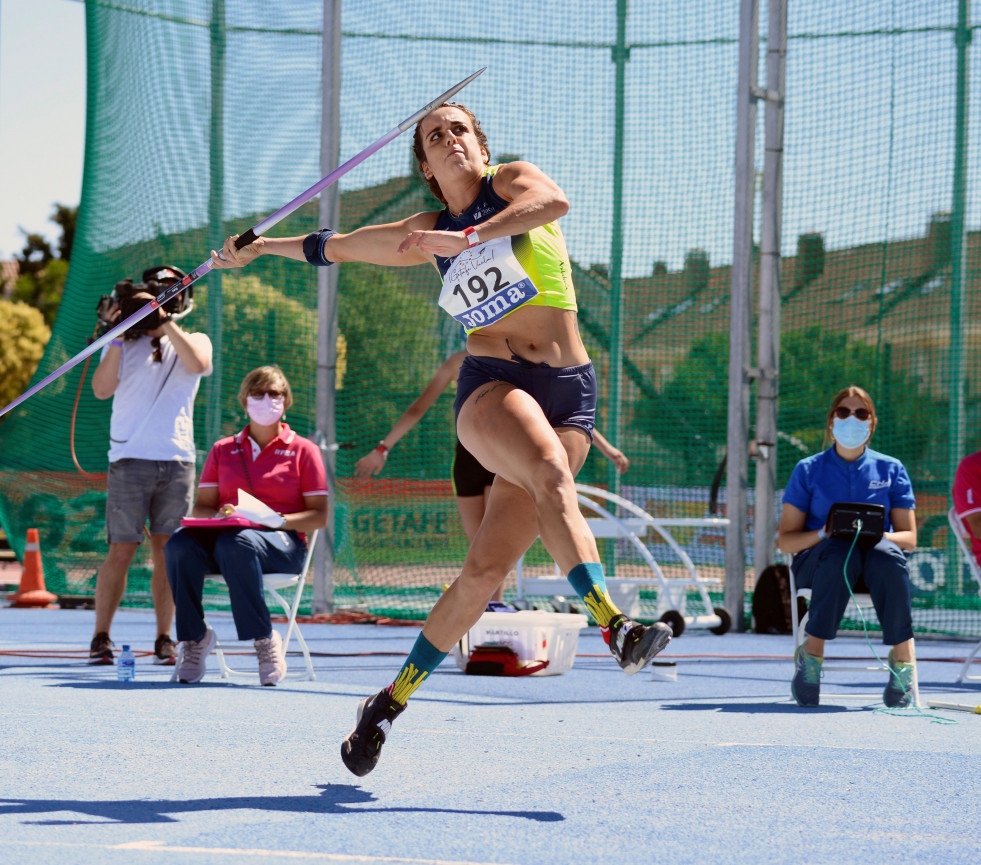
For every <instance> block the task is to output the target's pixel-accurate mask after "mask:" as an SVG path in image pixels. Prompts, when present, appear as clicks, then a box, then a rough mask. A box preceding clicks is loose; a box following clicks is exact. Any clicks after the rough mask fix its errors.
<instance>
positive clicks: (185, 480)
mask: <svg viewBox="0 0 981 865" xmlns="http://www.w3.org/2000/svg"><path fill="white" fill-rule="evenodd" d="M193 494H194V463H183V462H177V461H175V460H131V459H123V460H116V462H114V463H109V476H108V478H107V481H106V536H107V537H108V540H109V543H110V544H131V543H140V542H141V541H142V540H143V526H144V525H145V524H146V521H147V519H148V518H149V520H150V534H153V535H172V534H173V533H174V532H175V531H177V528H178V526H180V524H181V519H182V518H183V517H186V516H187V514H188V512H189V511H190V509H191V499H192V496H193Z"/></svg>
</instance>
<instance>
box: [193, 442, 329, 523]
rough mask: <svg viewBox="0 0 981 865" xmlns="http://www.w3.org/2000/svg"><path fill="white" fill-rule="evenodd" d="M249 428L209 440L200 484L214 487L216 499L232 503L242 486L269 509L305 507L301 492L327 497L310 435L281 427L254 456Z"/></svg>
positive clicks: (289, 510)
mask: <svg viewBox="0 0 981 865" xmlns="http://www.w3.org/2000/svg"><path fill="white" fill-rule="evenodd" d="M248 431H249V428H248V427H246V428H245V429H244V430H242V431H241V432H240V433H239V434H238V435H234V436H229V437H228V438H223V439H221V440H220V441H217V442H215V444H214V446H213V447H212V448H211V451H210V452H209V453H208V458H207V459H206V460H205V462H204V468H203V469H202V470H201V483H200V486H202V487H217V488H218V503H219V504H226V503H229V502H231V503H232V504H235V502H237V501H238V491H239V490H240V489H243V490H245V491H246V492H247V493H251V494H252V495H254V496H255V497H256V498H257V499H259V501H261V502H263V503H265V504H267V505H268V506H269V507H271V508H272V509H273V510H274V511H278V512H279V513H283V514H292V513H296V512H297V511H302V510H305V507H306V506H305V505H304V503H303V497H304V496H325V495H327V475H326V473H325V472H324V463H323V459H321V456H320V449H319V448H318V447H317V446H316V445H315V444H314V443H313V442H312V441H310V439H305V438H303V436H298V435H297V434H296V433H295V432H293V430H291V429H290V428H289V425H288V424H285V423H284V424H283V425H282V430H281V431H280V433H279V435H278V436H276V438H274V439H273V440H272V441H271V442H269V444H267V445H266V446H265V447H264V448H263V449H262V450H261V451H260V452H259V454H258V456H256V457H255V458H254V459H253V457H252V442H251V440H250V439H249V433H248Z"/></svg>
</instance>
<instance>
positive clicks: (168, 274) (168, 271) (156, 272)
mask: <svg viewBox="0 0 981 865" xmlns="http://www.w3.org/2000/svg"><path fill="white" fill-rule="evenodd" d="M185 276H187V274H186V273H184V271H183V270H181V269H180V268H179V267H171V266H170V265H169V264H158V265H156V266H154V267H148V268H147V269H146V270H144V271H143V278H142V280H141V282H151V281H153V282H167V281H169V280H173V281H175V282H176V281H177V280H180V279H183V278H184V277H185Z"/></svg>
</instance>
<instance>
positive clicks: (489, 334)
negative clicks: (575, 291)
mask: <svg viewBox="0 0 981 865" xmlns="http://www.w3.org/2000/svg"><path fill="white" fill-rule="evenodd" d="M467 351H468V352H470V354H472V355H474V356H475V357H496V358H500V359H501V360H511V355H514V354H516V355H518V356H519V357H521V358H524V359H525V360H528V361H531V362H532V363H547V364H548V365H549V366H553V367H565V366H581V365H582V364H584V363H588V362H589V355H588V354H587V353H586V347H585V346H584V345H583V344H582V339H581V338H580V336H579V326H578V324H577V322H576V313H575V312H574V311H573V310H571V309H555V308H554V307H545V306H526V307H523V308H521V309H518V310H515V312H513V313H511V314H510V315H508V316H506V317H505V318H503V319H501V320H500V321H499V322H497V323H496V324H492V325H491V326H490V327H485V328H481V329H480V330H475V331H472V332H471V333H470V335H469V336H468V337H467Z"/></svg>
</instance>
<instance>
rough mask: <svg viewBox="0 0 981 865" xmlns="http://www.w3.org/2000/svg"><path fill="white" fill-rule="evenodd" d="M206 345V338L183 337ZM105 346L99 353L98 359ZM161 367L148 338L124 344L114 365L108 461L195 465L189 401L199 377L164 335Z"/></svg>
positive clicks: (196, 386) (200, 374)
mask: <svg viewBox="0 0 981 865" xmlns="http://www.w3.org/2000/svg"><path fill="white" fill-rule="evenodd" d="M188 336H189V337H190V338H191V339H193V340H195V341H199V340H200V341H206V342H207V344H208V345H209V346H210V345H211V340H210V339H208V336H207V334H203V333H195V334H188ZM106 351H108V346H107V347H106V348H105V349H104V350H103V356H104V355H105V352H106ZM160 351H161V354H162V358H163V362H162V363H156V362H154V360H153V345H152V340H151V338H150V337H148V336H141V337H140V338H139V339H133V340H126V341H125V342H124V343H123V345H122V357H121V358H120V361H119V385H118V386H117V387H116V392H115V393H114V394H113V397H112V420H111V421H110V425H109V462H111V463H114V462H116V461H117V460H121V459H138V460H167V461H171V460H174V461H176V460H180V461H182V462H191V463H193V462H194V461H195V456H196V453H195V449H194V397H195V395H196V394H197V392H198V384H199V383H200V381H201V378H202V377H203V376H206V375H211V372H212V366H211V364H210V363H209V364H208V368H207V369H206V370H205V371H204V372H203V373H192V372H190V371H189V370H188V369H187V367H186V366H184V364H183V363H182V362H181V360H180V358H179V357H177V351H176V350H175V349H174V346H173V345H172V344H171V342H170V339H169V338H168V337H166V336H164V337H161V338H160Z"/></svg>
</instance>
